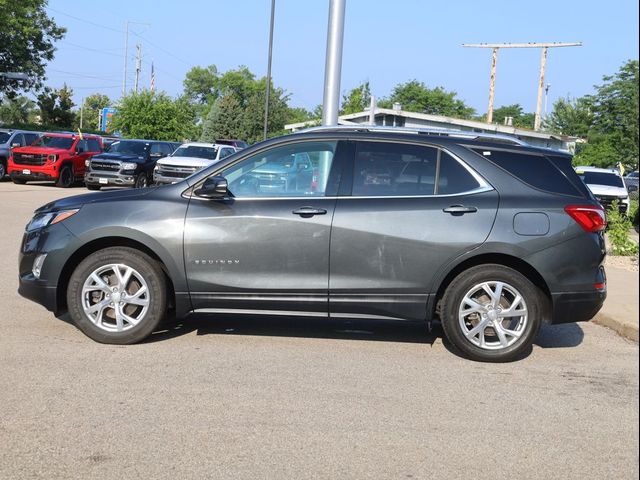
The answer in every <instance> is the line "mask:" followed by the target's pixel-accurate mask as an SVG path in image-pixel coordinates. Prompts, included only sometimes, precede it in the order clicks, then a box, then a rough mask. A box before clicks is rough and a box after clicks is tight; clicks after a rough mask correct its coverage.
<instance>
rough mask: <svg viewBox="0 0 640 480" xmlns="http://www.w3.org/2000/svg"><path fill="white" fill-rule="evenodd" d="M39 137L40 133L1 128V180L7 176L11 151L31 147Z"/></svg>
mask: <svg viewBox="0 0 640 480" xmlns="http://www.w3.org/2000/svg"><path fill="white" fill-rule="evenodd" d="M39 136H40V133H39V132H32V131H29V130H13V129H6V128H0V180H4V177H5V175H6V174H7V162H8V161H9V157H10V156H11V149H12V148H18V147H25V146H27V145H31V144H32V143H33V142H34V141H35V140H36V139H37V138H38V137H39Z"/></svg>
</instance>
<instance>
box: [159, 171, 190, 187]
mask: <svg viewBox="0 0 640 480" xmlns="http://www.w3.org/2000/svg"><path fill="white" fill-rule="evenodd" d="M185 178H187V177H184V178H183V177H166V176H164V175H159V174H158V173H156V172H153V183H157V184H160V185H169V184H171V183H178V182H181V181H183V180H184V179H185Z"/></svg>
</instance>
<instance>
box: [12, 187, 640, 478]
mask: <svg viewBox="0 0 640 480" xmlns="http://www.w3.org/2000/svg"><path fill="white" fill-rule="evenodd" d="M85 192H86V190H85V189H84V188H81V187H77V188H72V189H58V188H55V187H53V186H48V185H37V184H28V185H23V186H21V185H13V184H11V183H10V182H3V183H0V200H1V201H2V206H3V208H2V213H0V219H1V223H0V225H2V233H1V234H0V246H1V247H2V251H3V253H4V261H3V262H2V265H1V266H0V282H1V284H2V285H3V287H4V288H3V289H2V290H1V292H0V305H2V307H1V308H0V317H1V320H0V321H1V323H2V326H3V329H2V335H1V336H0V362H1V365H2V367H1V368H0V382H1V384H2V388H0V405H1V406H2V408H1V413H0V478H71V477H73V478H100V479H106V478H129V477H133V476H144V477H147V478H172V479H173V478H243V479H246V478H296V479H298V478H345V477H350V478H351V477H352V478H375V479H382V478H404V479H406V478H414V479H415V478H464V479H468V478H581V479H583V478H633V477H637V476H638V407H639V405H638V393H639V389H638V344H637V343H633V342H630V341H627V340H625V339H623V338H622V337H619V336H618V335H617V334H615V333H614V332H612V331H611V330H608V329H606V328H604V327H601V326H598V325H595V324H591V323H585V324H566V325H560V326H548V327H544V328H543V330H542V331H541V333H540V335H539V336H538V338H537V341H536V343H535V346H534V348H533V350H532V352H531V353H530V354H529V355H528V356H527V357H526V358H524V359H523V360H521V361H518V362H514V363H510V364H482V363H475V362H471V361H469V360H465V359H463V358H460V357H458V356H457V355H456V354H455V353H454V352H453V351H452V349H451V348H450V347H449V346H448V344H447V342H446V341H443V336H442V333H441V331H440V330H439V328H436V329H435V330H434V331H433V332H431V333H429V332H427V330H426V329H425V327H424V326H423V325H416V324H409V323H407V324H405V323H401V324H398V323H388V322H364V321H362V322H358V321H335V320H331V321H328V320H318V319H316V320H306V319H305V320H302V319H290V318H280V319H275V320H274V319H266V318H256V317H252V318H249V317H246V318H240V317H233V318H224V317H222V318H221V317H216V318H208V317H205V316H196V317H191V318H189V319H186V320H184V321H182V322H173V323H171V324H170V325H168V327H167V329H166V330H164V331H161V332H158V333H156V334H154V335H153V336H152V337H151V339H150V340H149V341H147V342H145V343H143V344H141V345H134V346H126V347H118V346H113V345H101V344H97V343H94V342H93V341H91V340H89V339H88V338H86V337H85V336H84V335H83V334H82V333H80V332H79V331H77V330H76V329H75V327H74V326H73V325H71V324H70V323H68V321H65V320H67V319H66V318H65V317H63V318H62V319H56V318H55V317H54V316H53V315H52V314H51V313H49V312H47V311H45V310H44V309H43V308H42V307H40V306H39V305H36V304H35V303H32V302H29V301H27V300H25V299H23V298H21V297H19V296H18V294H17V293H16V289H17V256H18V250H19V245H20V238H21V235H22V231H23V229H24V226H25V224H26V223H27V221H28V219H29V218H30V216H31V214H32V212H33V210H34V209H35V208H36V207H38V206H40V205H42V204H44V203H46V202H48V201H50V200H53V199H55V198H60V197H63V196H68V195H72V194H81V193H85Z"/></svg>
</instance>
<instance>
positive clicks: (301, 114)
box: [285, 107, 318, 124]
mask: <svg viewBox="0 0 640 480" xmlns="http://www.w3.org/2000/svg"><path fill="white" fill-rule="evenodd" d="M317 118H318V117H315V116H314V114H313V112H310V111H309V110H307V109H306V108H302V107H288V108H287V118H286V121H285V124H289V123H301V122H308V121H309V120H315V119H317Z"/></svg>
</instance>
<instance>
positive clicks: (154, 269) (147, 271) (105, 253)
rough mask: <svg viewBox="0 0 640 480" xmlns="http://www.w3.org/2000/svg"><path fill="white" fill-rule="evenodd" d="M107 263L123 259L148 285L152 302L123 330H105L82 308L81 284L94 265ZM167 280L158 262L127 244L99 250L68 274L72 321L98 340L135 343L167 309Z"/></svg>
mask: <svg viewBox="0 0 640 480" xmlns="http://www.w3.org/2000/svg"><path fill="white" fill-rule="evenodd" d="M110 263H123V264H125V265H128V266H130V267H132V268H134V269H135V270H137V271H138V273H140V275H142V277H143V278H144V279H145V281H146V282H147V285H148V287H149V292H150V297H151V302H150V304H149V309H148V311H147V313H146V316H145V318H144V319H143V320H142V321H141V322H140V323H139V324H138V325H136V326H135V327H133V328H131V329H130V330H127V331H125V332H122V333H117V332H113V333H112V332H107V331H104V330H102V329H100V328H98V327H97V326H96V325H94V324H93V322H91V320H89V318H87V316H86V315H85V313H84V310H83V309H82V286H83V284H84V282H85V280H86V279H87V277H88V276H89V275H90V274H91V272H93V271H94V270H96V269H97V268H99V267H101V266H103V265H107V264H110ZM166 304H167V298H166V281H165V277H164V273H163V272H162V269H161V268H160V266H159V265H158V263H157V262H156V261H155V260H153V259H152V258H151V257H149V256H148V255H146V254H145V253H143V252H141V251H139V250H135V249H133V248H128V247H112V248H105V249H103V250H99V251H97V252H94V253H92V254H91V255H89V256H88V257H87V258H85V259H84V260H83V261H82V262H80V264H79V265H78V266H77V267H76V269H75V271H74V272H73V274H72V275H71V278H70V280H69V284H68V287H67V306H68V309H69V314H70V315H71V318H72V319H73V321H74V323H75V325H76V326H77V327H78V328H79V329H80V330H81V331H82V332H83V333H84V334H85V335H87V336H88V337H90V338H92V339H93V340H95V341H97V342H100V343H109V344H117V345H127V344H131V343H137V342H139V341H141V340H143V339H144V338H146V337H147V336H149V335H150V334H151V333H152V332H153V330H154V329H155V328H156V327H157V326H158V324H159V323H160V322H161V321H162V319H163V318H164V316H165V313H166Z"/></svg>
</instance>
